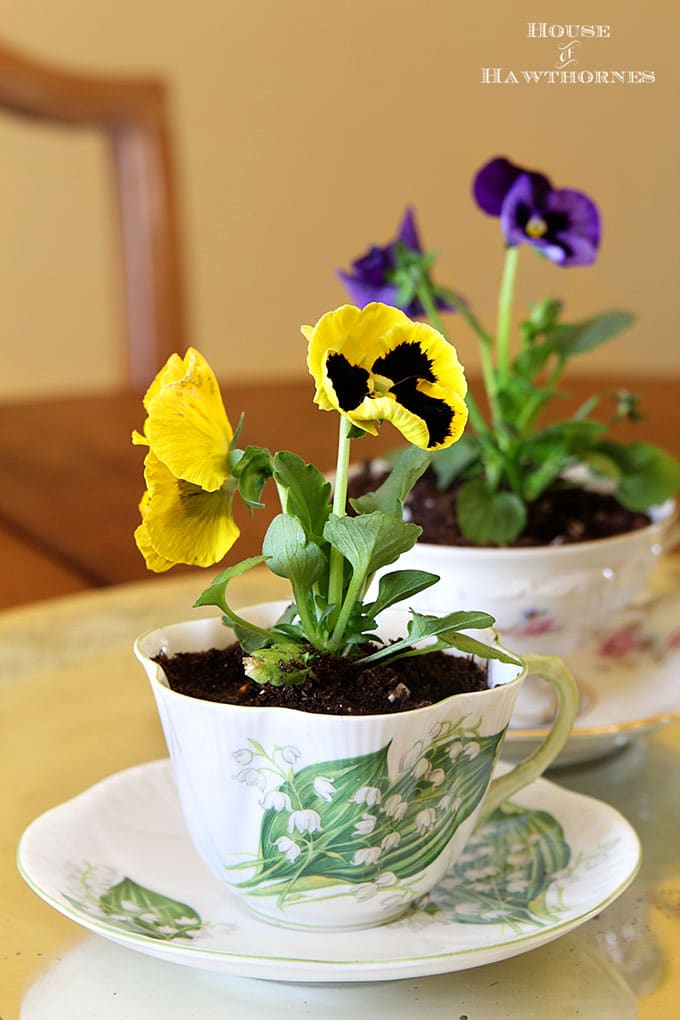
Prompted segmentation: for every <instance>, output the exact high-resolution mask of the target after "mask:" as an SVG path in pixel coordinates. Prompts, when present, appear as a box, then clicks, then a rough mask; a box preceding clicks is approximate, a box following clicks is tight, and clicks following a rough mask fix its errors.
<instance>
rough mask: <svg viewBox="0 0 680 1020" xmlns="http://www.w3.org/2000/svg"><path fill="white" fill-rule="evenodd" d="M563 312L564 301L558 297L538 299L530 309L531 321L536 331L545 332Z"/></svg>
mask: <svg viewBox="0 0 680 1020" xmlns="http://www.w3.org/2000/svg"><path fill="white" fill-rule="evenodd" d="M561 313H562V302H561V301H558V300H557V298H545V299H544V300H543V301H537V302H536V304H534V305H532V306H531V309H530V311H529V322H530V323H531V325H532V327H533V329H534V331H535V332H536V333H545V332H546V331H547V330H549V329H550V328H551V327H552V326H554V325H555V323H556V322H557V320H558V319H559V317H560V315H561Z"/></svg>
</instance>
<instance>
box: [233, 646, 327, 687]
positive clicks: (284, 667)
mask: <svg viewBox="0 0 680 1020" xmlns="http://www.w3.org/2000/svg"><path fill="white" fill-rule="evenodd" d="M312 658H313V653H310V652H306V651H305V650H304V649H303V648H302V647H301V645H299V644H295V643H294V642H292V643H291V642H286V643H283V642H281V643H278V644H274V645H270V646H269V647H268V648H258V649H257V650H256V651H254V652H252V653H251V654H250V655H247V656H245V657H244V659H243V669H244V672H245V674H246V676H249V677H250V679H251V680H253V681H254V682H255V683H257V684H271V685H272V686H273V687H295V686H298V685H299V684H303V683H304V682H305V681H306V680H308V679H309V677H310V676H311V675H312V673H313V671H312V668H311V666H310V665H309V663H310V660H311V659H312Z"/></svg>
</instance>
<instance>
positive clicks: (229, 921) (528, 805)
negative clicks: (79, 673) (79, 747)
mask: <svg viewBox="0 0 680 1020" xmlns="http://www.w3.org/2000/svg"><path fill="white" fill-rule="evenodd" d="M519 806H521V808H525V809H528V810H525V811H522V810H520V807H519ZM500 810H501V812H502V814H499V815H496V816H494V817H493V819H492V821H490V822H489V823H487V825H486V826H484V827H483V828H481V829H480V830H479V832H478V833H477V834H476V835H475V836H474V837H473V843H472V844H471V845H469V846H468V848H466V852H465V854H464V855H463V858H462V859H461V861H460V862H459V864H458V865H457V867H456V869H454V870H453V871H452V872H451V873H450V875H449V876H447V878H446V879H444V880H443V881H442V882H441V883H440V884H439V886H437V888H436V889H435V890H434V892H433V893H432V894H431V895H430V896H429V897H426V898H425V899H424V900H423V901H422V902H421V904H420V906H419V909H417V910H412V911H411V912H410V913H409V914H407V915H406V916H405V917H403V918H401V919H400V920H398V921H395V922H392V923H391V924H388V925H383V926H382V927H380V928H370V929H363V930H358V931H357V930H355V931H350V932H323V933H316V932H311V933H310V932H304V931H293V930H289V929H284V928H279V927H277V926H275V925H270V924H267V923H264V922H262V921H259V920H257V919H256V918H255V917H253V916H251V915H250V914H248V913H247V912H246V911H245V910H244V909H243V908H242V907H241V906H240V905H239V904H238V903H237V902H236V901H234V900H233V899H232V898H231V897H230V896H229V893H228V892H227V890H226V888H225V887H223V886H222V885H221V884H220V883H219V882H218V881H217V880H216V879H215V878H214V877H213V876H212V875H211V874H210V872H209V871H208V870H207V868H206V866H205V865H204V864H203V863H202V862H201V861H200V859H199V858H198V856H197V855H196V852H195V850H194V849H193V846H192V844H191V842H190V840H189V837H188V835H187V832H186V829H185V826H184V822H183V819H182V816H181V813H180V808H179V803H178V800H177V795H176V791H175V784H174V779H173V776H172V771H171V767H170V763H169V761H167V760H163V761H156V762H150V763H148V764H146V765H139V766H137V767H135V768H132V769H128V770H126V771H124V772H120V773H117V774H116V775H113V776H110V777H109V778H108V779H105V780H103V781H102V782H101V783H98V784H97V785H96V786H93V787H91V788H90V789H89V790H86V791H85V792H84V793H82V794H80V795H79V796H78V797H76V798H74V799H73V800H71V801H68V802H67V803H66V804H62V805H61V806H59V807H57V808H53V809H52V810H51V811H48V812H47V813H46V814H44V815H42V816H41V817H40V818H38V819H37V820H36V821H34V822H33V823H32V824H31V825H30V826H29V828H28V829H27V830H26V832H25V833H24V835H23V837H22V839H21V843H20V845H19V853H18V862H19V869H20V871H21V873H22V875H23V877H24V878H25V879H26V881H27V882H28V884H29V885H30V886H31V887H32V888H33V889H34V890H35V892H37V893H38V895H40V896H41V897H42V898H43V899H44V900H46V902H47V903H49V904H50V905H51V906H53V907H55V908H56V909H57V910H59V911H61V913H63V914H65V915H66V916H67V917H70V918H71V919H72V920H74V921H77V922H78V923H79V924H82V925H84V926H85V927H86V928H89V929H91V930H92V931H94V932H97V933H98V934H100V935H103V936H104V937H106V938H108V939H111V940H113V941H114V942H118V943H120V944H121V945H124V946H127V947H128V948H130V949H135V950H137V951H139V952H142V953H147V954H150V955H151V956H156V957H159V958H161V959H165V960H171V961H175V962H176V963H182V964H186V965H188V966H192V967H201V968H205V969H209V970H217V971H221V972H223V973H228V974H237V975H242V976H245V977H258V978H267V979H271V980H278V981H343V982H344V981H382V980H390V979H396V978H406V977H416V976H421V975H426V974H439V973H443V972H447V971H455V970H464V969H466V968H468V967H477V966H480V965H481V964H487V963H495V962H496V961H498V960H503V959H506V958H508V957H511V956H515V955H517V954H519V953H524V952H526V951H527V950H529V949H535V948H536V947H537V946H540V945H542V944H543V943H546V942H549V941H551V940H552V939H555V938H557V937H558V936H560V935H563V934H564V933H565V932H567V931H569V930H571V929H572V928H574V927H576V926H577V925H580V924H583V922H584V921H587V920H588V919H589V918H590V917H592V916H593V915H595V914H598V913H600V912H601V911H602V910H603V908H604V907H606V906H607V905H608V904H609V903H611V902H612V901H613V900H614V899H615V898H616V897H617V896H619V895H620V893H622V892H623V890H624V889H625V888H626V887H627V886H628V885H629V883H630V882H631V881H632V879H633V877H634V876H635V873H636V871H637V868H638V865H639V859H640V846H639V841H638V838H637V836H636V834H635V832H634V831H633V829H632V828H631V826H630V825H629V824H628V822H627V821H625V819H624V818H622V817H621V815H619V814H618V812H616V811H615V810H614V809H613V808H611V807H609V806H608V805H607V804H604V803H602V802H601V801H597V800H594V799H593V798H591V797H584V796H583V795H581V794H576V793H571V792H569V791H567V790H564V789H562V788H561V787H559V786H556V785H554V784H553V783H550V782H548V781H547V780H542V779H541V780H537V781H536V782H535V783H533V784H531V786H529V787H527V789H526V790H524V791H523V792H522V793H521V794H520V795H519V796H518V797H517V798H516V800H515V801H513V804H511V805H505V806H504V807H503V808H502V809H500ZM492 836H493V840H494V847H493V848H492V846H491V845H490V839H491V837H492Z"/></svg>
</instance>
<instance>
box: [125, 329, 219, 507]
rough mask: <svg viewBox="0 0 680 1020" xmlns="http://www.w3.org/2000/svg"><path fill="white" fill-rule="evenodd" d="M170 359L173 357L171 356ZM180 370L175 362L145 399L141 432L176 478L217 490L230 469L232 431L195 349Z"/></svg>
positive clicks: (213, 383)
mask: <svg viewBox="0 0 680 1020" xmlns="http://www.w3.org/2000/svg"><path fill="white" fill-rule="evenodd" d="M171 360H172V359H171ZM182 364H183V368H184V371H183V373H182V374H181V375H180V374H179V371H178V369H177V367H176V366H175V369H174V370H173V372H172V374H171V375H170V377H169V381H168V379H167V378H166V380H165V381H161V383H159V385H158V386H156V383H157V382H158V378H159V377H157V379H156V380H155V381H154V383H153V384H152V389H154V395H153V397H152V398H151V399H150V400H149V402H148V403H149V406H148V410H149V416H148V418H147V421H146V424H145V426H144V434H145V437H146V438H147V439H148V441H149V445H150V447H151V449H152V450H153V452H154V453H155V454H156V456H157V457H158V458H159V459H160V460H162V461H163V463H164V464H165V465H167V467H168V469H169V470H170V471H171V472H172V474H173V475H174V476H175V477H176V478H183V479H184V480H185V481H187V482H192V483H193V484H194V485H198V486H200V487H201V488H202V489H205V490H207V491H211V492H212V491H215V490H217V489H219V488H220V487H221V486H222V484H223V483H224V481H225V479H226V478H227V476H228V473H229V466H228V458H229V447H230V444H231V440H232V438H233V432H232V428H231V425H230V423H229V419H228V418H227V414H226V411H225V410H224V404H223V403H222V397H221V395H220V390H219V386H218V384H217V379H216V378H215V376H214V374H213V371H212V369H211V368H210V366H209V365H208V363H207V362H206V361H205V359H204V358H203V357H202V355H200V354H199V353H198V351H196V350H194V349H193V348H190V349H189V350H188V351H187V354H186V356H185V358H184V361H183V363H182Z"/></svg>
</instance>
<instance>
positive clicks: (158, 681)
mask: <svg viewBox="0 0 680 1020" xmlns="http://www.w3.org/2000/svg"><path fill="white" fill-rule="evenodd" d="M288 604H289V600H272V601H271V602H258V603H254V604H253V605H251V606H243V607H241V608H240V609H239V612H247V611H248V610H250V609H255V608H260V607H262V606H270V605H278V606H281V607H285V606H286V605H288ZM395 611H396V612H406V611H405V610H403V611H401V610H389V609H388V610H386V611H385V612H386V614H388V615H389V614H390V613H392V612H395ZM198 624H204V625H205V624H220V625H221V626H223V625H222V624H221V621H220V617H219V616H203V617H198V618H196V619H188V620H176V621H174V622H172V623H168V624H162V625H161V626H159V627H153V628H151V629H150V630H148V631H145V632H144V633H143V634H140V635H139V636H138V637H137V638H136V639H135V641H134V642H133V651H134V653H135V656H136V657H137V659H138V660H139V661H140V663H142V665H144V664H145V663H147V662H149V663H151V664H152V665H153V667H154V669H153V674H150V673H149V672H147V678H148V679H149V680H150V682H151V684H152V686H153V687H158V688H159V689H161V690H162V691H163V694H164V696H168V697H172V698H173V699H182V700H185V701H187V702H190V703H192V704H196V703H198V704H202V705H207V706H210V709H211V710H216V711H221V712H223V713H224V712H231V713H233V712H244V713H251V714H252V713H255V712H267V713H270V712H283V713H292V714H294V715H295V716H298V717H301V718H312V719H324V720H333V719H334V720H342V721H343V722H351V723H353V724H354V723H356V724H360V725H361V724H363V725H369V724H371V723H375V722H376V721H377V720H380V721H386V720H390V719H392V720H399V719H407V718H408V719H412V718H414V717H415V716H416V715H417V714H419V713H421V714H422V713H425V712H431V711H432V710H433V709H436V708H440V707H442V706H444V705H447V704H448V703H449V702H450V701H452V700H453V699H455V698H461V697H465V698H467V699H470V700H471V701H472V702H476V701H479V700H481V699H482V698H485V697H488V696H489V695H491V694H493V693H494V692H495V691H497V690H501V689H502V690H503V691H506V690H509V689H510V688H512V687H513V686H515V685H519V684H521V683H522V682H523V681H524V679H525V678H526V676H527V673H528V666H527V663H526V662H525V660H524V657H523V656H522V655H521V654H520V653H518V652H514V651H512V650H510V649H506V648H505V646H504V645H501V644H500V642H498V643H497V647H499V648H502V649H503V650H504V651H507V652H508V653H509V654H510V655H513V656H515V657H516V658H517V659H518V660H519V661H518V663H517V665H516V667H515V668H516V669H517V670H518V672H517V675H516V676H514V677H512V679H510V680H507V681H506V682H505V683H501V684H495V685H494V686H493V687H487V688H486V689H484V690H481V691H459V692H458V693H456V694H450V695H449V696H448V697H447V698H442V700H441V701H435V702H433V703H432V704H431V705H422V706H421V707H420V708H411V709H408V710H407V711H405V712H376V713H372V714H370V715H369V714H365V715H363V714H362V715H351V714H344V713H331V712H304V711H302V710H301V709H298V708H290V707H287V706H283V705H281V706H279V705H268V706H265V705H262V706H258V705H234V704H230V703H228V702H220V701H210V700H208V699H205V698H195V697H192V696H191V695H188V694H182V692H181V691H175V690H173V689H172V687H170V685H169V684H168V683H167V678H166V682H163V678H164V674H163V668H162V666H160V665H159V664H158V663H157V662H154V660H153V659H152V658H150V656H148V655H146V654H145V653H144V652H143V651H142V648H141V645H142V643H143V642H144V641H145V640H146V639H147V638H149V637H151V635H153V634H155V633H157V632H159V631H163V630H169V629H174V628H179V627H186V626H196V625H198ZM224 629H225V631H230V630H231V628H229V627H225V628H224ZM232 635H233V631H232ZM460 654H463V655H464V654H465V653H464V652H461V653H460ZM488 661H489V662H490V663H491V662H493V661H495V660H488ZM500 665H507V666H513V663H500Z"/></svg>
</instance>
